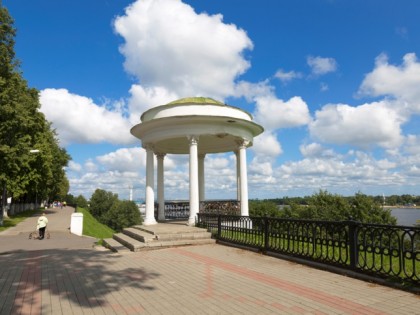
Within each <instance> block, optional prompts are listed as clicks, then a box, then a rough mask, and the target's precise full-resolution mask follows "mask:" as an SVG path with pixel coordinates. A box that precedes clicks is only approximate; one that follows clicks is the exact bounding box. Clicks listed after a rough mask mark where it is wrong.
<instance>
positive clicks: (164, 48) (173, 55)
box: [114, 0, 253, 99]
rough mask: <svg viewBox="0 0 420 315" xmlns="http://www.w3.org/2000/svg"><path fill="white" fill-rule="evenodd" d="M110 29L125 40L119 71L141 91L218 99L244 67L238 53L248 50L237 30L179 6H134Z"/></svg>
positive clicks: (173, 1)
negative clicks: (122, 68) (134, 80)
mask: <svg viewBox="0 0 420 315" xmlns="http://www.w3.org/2000/svg"><path fill="white" fill-rule="evenodd" d="M114 26H115V30H116V32H117V33H118V34H119V35H121V36H122V37H123V38H124V40H125V43H124V44H123V45H122V46H121V47H120V51H121V53H122V54H123V55H124V56H125V58H126V60H125V63H124V66H125V69H126V70H127V71H128V72H129V73H132V74H134V75H135V76H136V77H137V78H138V79H139V80H140V82H141V84H142V85H143V86H146V87H151V86H160V87H164V88H165V89H167V90H169V91H172V92H174V93H176V94H177V95H180V96H182V97H184V96H190V95H204V96H210V97H215V98H221V99H223V98H224V97H225V96H227V95H231V94H232V93H233V91H234V80H235V79H236V78H237V77H238V76H239V75H240V74H242V73H244V72H245V71H246V70H247V69H248V68H249V66H250V65H249V62H248V61H247V60H245V58H244V56H243V52H244V51H245V50H247V49H252V47H253V45H252V42H251V40H250V39H249V38H248V36H247V34H246V33H245V32H244V31H243V30H241V29H238V28H237V27H236V26H235V25H233V24H225V23H223V17H222V15H220V14H217V15H208V14H206V13H201V14H197V13H196V12H195V11H194V10H193V8H192V7H191V6H189V5H188V4H185V3H183V2H181V1H180V0H142V1H136V2H134V3H133V4H132V5H130V6H129V7H128V8H127V9H126V11H125V15H124V16H120V17H117V18H116V19H115V23H114Z"/></svg>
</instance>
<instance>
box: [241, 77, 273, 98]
mask: <svg viewBox="0 0 420 315" xmlns="http://www.w3.org/2000/svg"><path fill="white" fill-rule="evenodd" d="M273 93H274V87H273V86H272V85H270V84H269V82H268V80H264V81H262V82H257V83H251V82H247V81H240V82H238V84H236V86H235V93H234V94H233V95H234V96H235V97H238V98H240V97H245V99H246V100H247V101H248V102H253V101H254V100H255V99H256V98H257V97H261V96H264V95H273Z"/></svg>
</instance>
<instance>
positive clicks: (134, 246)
mask: <svg viewBox="0 0 420 315" xmlns="http://www.w3.org/2000/svg"><path fill="white" fill-rule="evenodd" d="M112 238H113V239H114V240H116V241H117V242H119V243H121V244H122V245H124V246H125V247H127V248H128V249H130V250H131V251H132V252H137V251H139V250H140V249H141V248H142V247H144V246H145V243H143V242H140V241H138V240H136V239H134V238H132V237H130V236H128V235H125V234H124V233H116V234H114V235H113V236H112Z"/></svg>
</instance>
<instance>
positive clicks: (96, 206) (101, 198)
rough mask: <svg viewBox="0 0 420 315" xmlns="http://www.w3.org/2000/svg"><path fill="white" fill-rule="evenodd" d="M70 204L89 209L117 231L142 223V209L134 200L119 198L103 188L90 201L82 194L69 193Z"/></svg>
mask: <svg viewBox="0 0 420 315" xmlns="http://www.w3.org/2000/svg"><path fill="white" fill-rule="evenodd" d="M66 201H67V203H69V204H77V206H78V207H83V208H85V209H87V210H88V211H89V212H90V213H91V214H92V216H93V217H95V218H96V219H97V220H98V221H99V222H101V223H103V224H105V225H107V226H109V227H110V228H112V229H113V230H115V231H121V230H122V229H123V228H126V227H130V226H133V225H136V224H141V223H142V218H141V216H140V211H139V209H138V207H137V205H136V204H135V202H134V201H128V200H119V199H118V195H117V194H114V193H112V192H109V191H105V190H102V189H96V190H95V192H94V193H93V194H92V197H91V198H90V201H89V203H88V202H87V201H86V199H85V198H84V197H83V196H82V195H80V196H78V197H73V196H72V195H68V196H67V197H66Z"/></svg>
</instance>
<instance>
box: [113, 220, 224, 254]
mask: <svg viewBox="0 0 420 315" xmlns="http://www.w3.org/2000/svg"><path fill="white" fill-rule="evenodd" d="M115 242H118V243H119V244H120V245H118V244H115ZM215 242H216V241H215V240H214V239H212V238H211V233H210V232H208V231H207V230H206V229H203V228H197V227H192V226H188V225H186V224H183V223H175V224H157V225H151V226H143V225H136V226H133V227H130V228H125V229H123V231H122V232H121V233H116V234H114V235H113V239H112V240H107V241H106V243H107V244H108V246H107V247H108V248H110V249H112V250H114V251H121V250H123V249H122V248H121V246H125V247H126V248H128V249H129V250H130V251H133V252H137V251H142V250H150V249H158V248H167V247H175V246H189V245H203V244H214V243H215ZM118 248H119V249H118Z"/></svg>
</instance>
